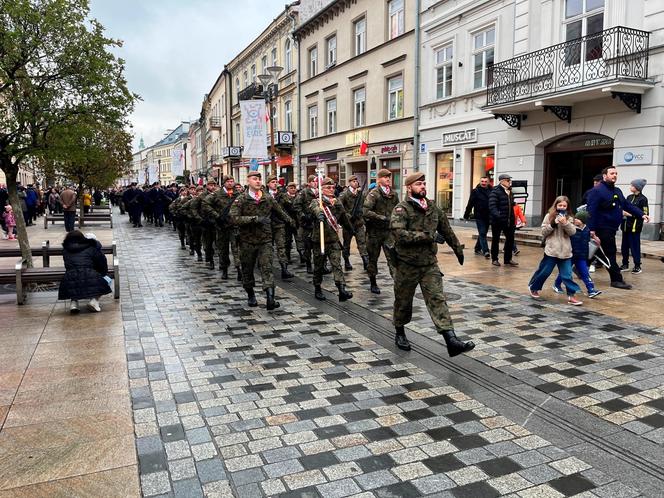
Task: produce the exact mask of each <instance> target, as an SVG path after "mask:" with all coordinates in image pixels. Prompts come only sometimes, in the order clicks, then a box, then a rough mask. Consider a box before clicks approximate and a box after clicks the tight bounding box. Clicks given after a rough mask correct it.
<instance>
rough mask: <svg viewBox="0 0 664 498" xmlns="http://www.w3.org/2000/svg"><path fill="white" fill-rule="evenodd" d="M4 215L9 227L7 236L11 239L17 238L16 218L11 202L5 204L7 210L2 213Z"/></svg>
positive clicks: (6, 224)
mask: <svg viewBox="0 0 664 498" xmlns="http://www.w3.org/2000/svg"><path fill="white" fill-rule="evenodd" d="M2 217H3V218H4V219H5V226H6V227H7V238H8V239H9V240H16V236H15V235H14V228H15V227H16V218H15V217H14V211H12V207H11V205H10V204H7V205H6V206H5V212H4V213H2Z"/></svg>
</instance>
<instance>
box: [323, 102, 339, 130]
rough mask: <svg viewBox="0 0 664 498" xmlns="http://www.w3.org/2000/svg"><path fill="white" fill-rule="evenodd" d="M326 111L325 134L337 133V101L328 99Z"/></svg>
mask: <svg viewBox="0 0 664 498" xmlns="http://www.w3.org/2000/svg"><path fill="white" fill-rule="evenodd" d="M325 107H326V109H327V121H326V122H327V133H336V132H337V99H330V100H328V101H327V102H326V104H325Z"/></svg>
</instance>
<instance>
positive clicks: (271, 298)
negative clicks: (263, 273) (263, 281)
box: [265, 287, 280, 311]
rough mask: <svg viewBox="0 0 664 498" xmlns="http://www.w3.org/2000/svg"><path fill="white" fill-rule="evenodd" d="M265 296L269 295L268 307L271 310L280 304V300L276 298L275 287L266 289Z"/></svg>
mask: <svg viewBox="0 0 664 498" xmlns="http://www.w3.org/2000/svg"><path fill="white" fill-rule="evenodd" d="M265 296H266V297H267V309H268V311H271V310H273V309H275V308H278V307H279V306H280V304H279V301H275V300H274V287H271V288H269V289H266V290H265Z"/></svg>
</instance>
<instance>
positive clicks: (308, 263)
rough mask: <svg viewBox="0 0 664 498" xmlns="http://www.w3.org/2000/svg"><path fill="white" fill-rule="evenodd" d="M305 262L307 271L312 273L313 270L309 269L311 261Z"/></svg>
mask: <svg viewBox="0 0 664 498" xmlns="http://www.w3.org/2000/svg"><path fill="white" fill-rule="evenodd" d="M305 264H306V265H307V273H313V272H314V271H313V270H312V269H311V261H306V262H305Z"/></svg>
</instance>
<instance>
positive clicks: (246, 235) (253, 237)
mask: <svg viewBox="0 0 664 498" xmlns="http://www.w3.org/2000/svg"><path fill="white" fill-rule="evenodd" d="M272 213H275V214H276V215H277V216H279V217H280V218H281V219H282V220H284V221H285V222H286V223H288V224H291V225H292V224H294V222H293V220H291V218H290V217H289V216H288V214H286V212H285V211H284V210H283V208H282V207H281V206H280V205H279V203H278V202H277V201H275V200H274V199H273V198H272V196H270V195H268V194H266V193H265V192H263V195H262V196H261V198H260V199H259V201H258V202H256V200H255V199H254V198H253V197H252V196H251V194H249V192H248V191H247V192H244V193H242V194H240V195H239V196H237V197H236V198H235V201H233V205H232V206H231V211H230V217H231V222H232V223H233V224H234V225H237V226H238V227H239V237H240V239H239V240H240V242H243V243H248V244H266V243H270V244H271V243H272V223H271V217H272ZM266 218H267V220H268V222H267V223H264V221H265V219H266Z"/></svg>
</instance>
